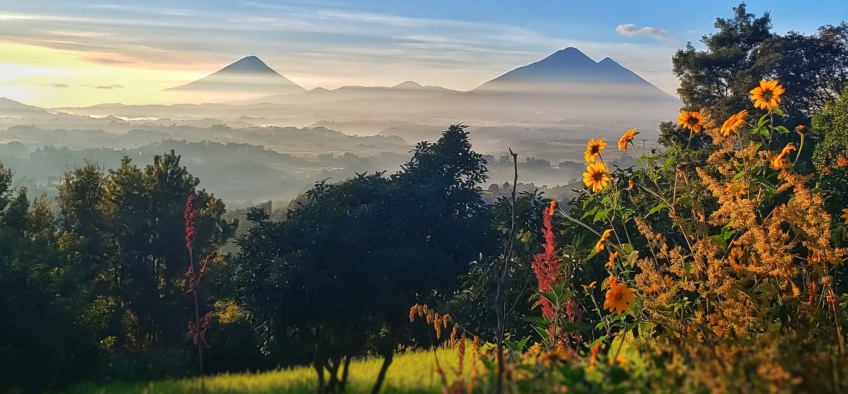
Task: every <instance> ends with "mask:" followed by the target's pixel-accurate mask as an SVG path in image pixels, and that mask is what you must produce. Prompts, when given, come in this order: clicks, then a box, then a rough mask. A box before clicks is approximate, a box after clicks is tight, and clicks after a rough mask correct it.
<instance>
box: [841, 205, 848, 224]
mask: <svg viewBox="0 0 848 394" xmlns="http://www.w3.org/2000/svg"><path fill="white" fill-rule="evenodd" d="M841 217H842V219H843V220H845V224H848V208H845V209H843V210H842V216H841Z"/></svg>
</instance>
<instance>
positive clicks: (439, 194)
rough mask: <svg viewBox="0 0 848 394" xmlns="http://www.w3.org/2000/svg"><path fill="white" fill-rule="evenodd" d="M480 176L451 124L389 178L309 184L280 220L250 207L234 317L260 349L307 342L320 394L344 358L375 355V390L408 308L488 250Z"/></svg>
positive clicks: (446, 288) (341, 374) (450, 287)
mask: <svg viewBox="0 0 848 394" xmlns="http://www.w3.org/2000/svg"><path fill="white" fill-rule="evenodd" d="M485 174H486V167H485V163H484V161H483V159H482V157H481V156H480V155H479V154H477V153H475V152H473V151H472V150H471V145H470V143H469V141H468V133H467V132H466V131H465V130H464V127H462V126H451V127H450V129H448V130H447V131H445V132H444V134H443V135H442V137H441V138H440V139H439V140H438V141H437V142H436V143H427V142H422V143H420V144H418V145H417V146H416V148H415V150H414V152H413V157H412V158H411V159H410V160H409V161H408V162H407V163H406V164H405V165H404V166H403V167H402V169H401V170H400V171H399V172H397V173H395V174H392V175H389V176H386V175H385V174H383V173H375V174H370V175H365V174H362V175H359V176H356V177H354V178H352V179H349V180H347V181H345V182H342V183H339V184H328V183H326V182H319V183H318V184H317V185H316V186H315V187H314V188H313V189H312V190H310V191H309V192H308V193H307V196H308V201H307V202H306V203H304V204H302V205H301V206H300V207H299V208H297V209H294V210H292V211H290V212H289V215H288V218H287V219H286V220H285V221H282V222H273V221H270V220H268V216H267V215H266V214H265V213H264V212H260V211H258V210H255V211H254V212H252V214H251V218H252V220H253V221H254V223H255V225H254V227H253V229H252V230H251V231H250V232H249V233H248V234H247V235H246V236H245V237H243V238H242V239H241V241H240V242H239V244H240V246H241V248H242V251H241V253H240V255H239V256H238V258H237V259H236V272H238V275H237V277H236V279H237V281H238V283H239V286H240V289H241V291H240V294H241V297H240V299H241V301H242V303H243V306H244V308H245V309H246V310H250V311H251V312H252V313H253V316H254V319H255V320H256V322H257V323H258V324H260V326H261V327H263V330H264V332H266V338H267V339H268V341H269V342H273V341H274V340H275V339H278V338H281V337H287V336H297V337H300V338H302V339H303V340H304V341H308V342H309V343H311V353H312V357H313V366H314V367H315V369H316V371H317V372H318V376H319V379H320V383H321V386H322V388H325V389H327V390H343V388H344V385H345V380H346V376H347V365H348V363H349V362H350V359H351V358H352V357H354V356H356V355H359V354H362V353H363V352H364V351H365V350H366V348H370V349H373V350H374V351H376V352H377V353H378V354H381V355H382V356H383V357H384V360H385V361H384V364H383V368H382V371H381V373H380V378H379V380H378V382H376V384H375V391H376V390H378V389H379V387H380V385H381V383H382V379H383V378H384V376H385V372H386V370H387V369H388V367H389V365H390V364H391V362H392V358H393V354H394V351H395V349H396V346H397V345H398V343H402V342H404V341H405V340H406V338H407V336H408V334H407V331H406V324H408V323H409V321H408V310H409V308H410V307H411V306H412V305H414V304H416V303H422V304H423V303H429V304H430V305H435V304H438V303H440V302H444V301H445V300H447V299H448V298H450V297H451V296H452V294H453V293H454V291H456V290H457V285H458V284H459V282H458V277H459V276H460V275H462V274H463V273H465V272H467V268H468V264H469V263H471V262H472V261H474V260H475V259H477V258H479V256H480V254H481V253H485V252H487V248H489V247H491V245H492V243H491V242H490V239H489V237H490V231H489V228H488V223H489V222H488V220H489V219H488V208H487V207H486V205H485V204H484V203H483V201H482V198H481V195H480V194H481V192H482V190H481V189H480V188H479V187H478V185H479V184H480V183H482V182H483V181H485V179H486V175H485ZM325 373H326V374H327V376H328V377H325Z"/></svg>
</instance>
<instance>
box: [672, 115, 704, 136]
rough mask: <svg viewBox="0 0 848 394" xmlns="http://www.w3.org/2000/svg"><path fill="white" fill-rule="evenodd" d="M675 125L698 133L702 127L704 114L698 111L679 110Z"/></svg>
mask: <svg viewBox="0 0 848 394" xmlns="http://www.w3.org/2000/svg"><path fill="white" fill-rule="evenodd" d="M677 125H678V126H680V127H683V128H684V129H689V130H692V131H693V132H695V133H700V132H701V130H703V128H704V116H703V115H701V113H700V112H698V111H680V115H678V116H677Z"/></svg>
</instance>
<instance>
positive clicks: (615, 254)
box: [604, 252, 618, 268]
mask: <svg viewBox="0 0 848 394" xmlns="http://www.w3.org/2000/svg"><path fill="white" fill-rule="evenodd" d="M617 258H618V252H612V253H610V256H609V260H608V261H607V263H606V264H604V267H607V268H612V267H613V266H615V259H617Z"/></svg>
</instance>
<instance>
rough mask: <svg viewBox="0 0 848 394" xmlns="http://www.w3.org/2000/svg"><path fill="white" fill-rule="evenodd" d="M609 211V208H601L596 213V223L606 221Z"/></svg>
mask: <svg viewBox="0 0 848 394" xmlns="http://www.w3.org/2000/svg"><path fill="white" fill-rule="evenodd" d="M609 213H610V209H609V208H604V209H599V210H598V212H597V213H596V214H595V217H594V218H593V219H592V220H593V221H594V222H595V223H597V222H603V221H606V220H607V215H609Z"/></svg>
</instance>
